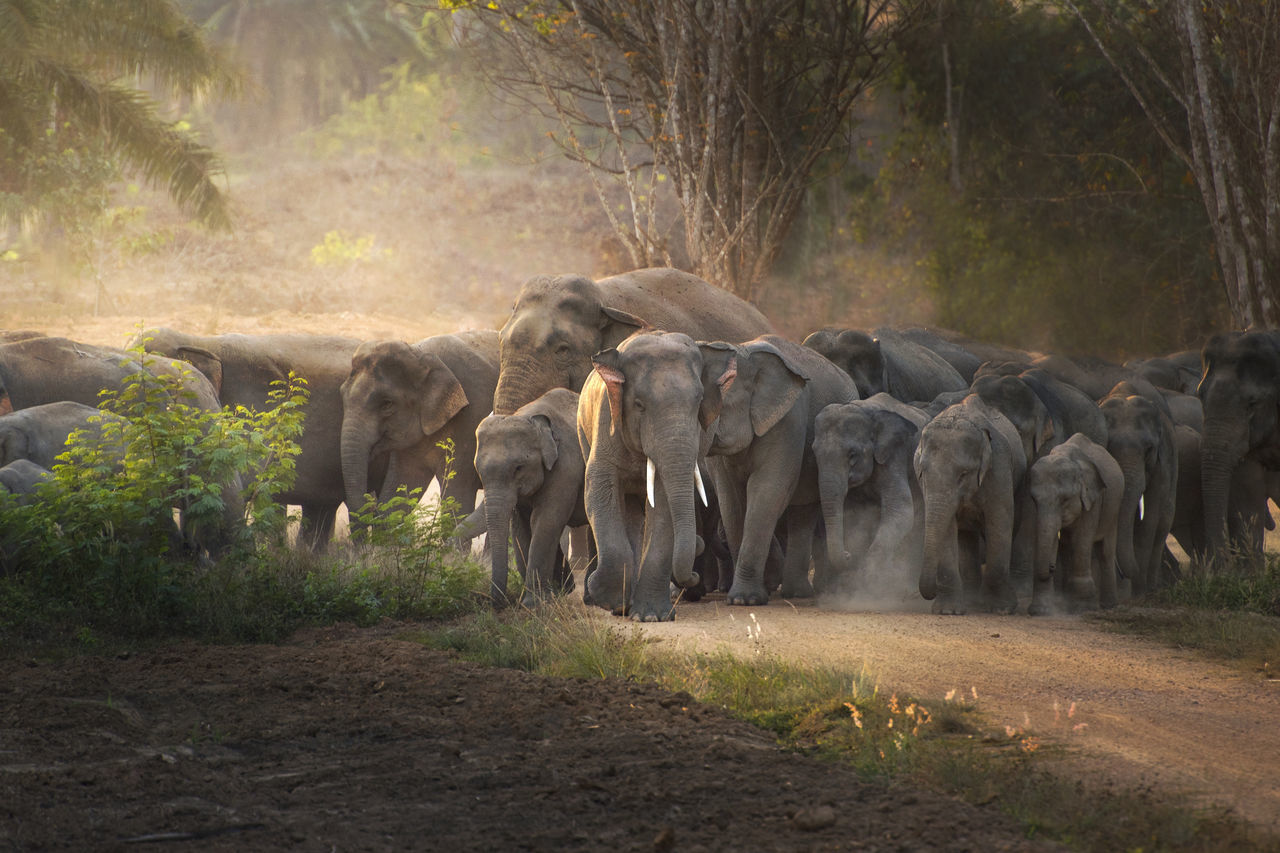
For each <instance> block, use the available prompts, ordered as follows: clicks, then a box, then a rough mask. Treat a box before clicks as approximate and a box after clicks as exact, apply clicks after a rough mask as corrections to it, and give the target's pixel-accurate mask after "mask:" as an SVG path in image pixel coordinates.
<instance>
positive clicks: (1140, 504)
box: [1138, 495, 1147, 521]
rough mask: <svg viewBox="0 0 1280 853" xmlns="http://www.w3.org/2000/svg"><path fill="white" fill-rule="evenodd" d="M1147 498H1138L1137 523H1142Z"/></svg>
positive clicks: (1144, 496)
mask: <svg viewBox="0 0 1280 853" xmlns="http://www.w3.org/2000/svg"><path fill="white" fill-rule="evenodd" d="M1146 507H1147V496H1146V495H1139V496H1138V521H1142V517H1143V516H1144V515H1145V514H1146Z"/></svg>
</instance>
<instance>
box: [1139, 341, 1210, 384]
mask: <svg viewBox="0 0 1280 853" xmlns="http://www.w3.org/2000/svg"><path fill="white" fill-rule="evenodd" d="M1124 366H1125V367H1127V368H1128V369H1130V370H1132V371H1133V372H1134V373H1137V374H1138V375H1139V376H1141V377H1142V378H1143V379H1146V380H1147V381H1148V382H1150V383H1151V384H1152V385H1154V386H1156V387H1157V388H1165V389H1168V390H1170V391H1178V392H1181V393H1183V394H1195V393H1196V386H1197V385H1199V384H1200V376H1201V374H1202V373H1203V370H1204V365H1203V364H1202V363H1201V361H1200V350H1182V351H1180V352H1173V353H1169V354H1168V355H1161V356H1154V357H1152V358H1135V359H1130V360H1129V361H1126V362H1125V363H1124Z"/></svg>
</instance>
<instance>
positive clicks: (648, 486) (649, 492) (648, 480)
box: [644, 459, 657, 506]
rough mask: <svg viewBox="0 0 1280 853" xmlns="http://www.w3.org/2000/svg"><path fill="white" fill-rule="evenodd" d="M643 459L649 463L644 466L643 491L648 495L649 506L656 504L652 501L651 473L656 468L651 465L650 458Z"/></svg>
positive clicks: (652, 473)
mask: <svg viewBox="0 0 1280 853" xmlns="http://www.w3.org/2000/svg"><path fill="white" fill-rule="evenodd" d="M645 461H646V462H648V463H649V464H648V465H646V466H645V471H644V488H645V493H646V494H647V495H648V496H649V506H657V504H655V503H654V502H653V475H654V471H655V470H656V469H655V468H654V467H653V460H652V459H646V460H645Z"/></svg>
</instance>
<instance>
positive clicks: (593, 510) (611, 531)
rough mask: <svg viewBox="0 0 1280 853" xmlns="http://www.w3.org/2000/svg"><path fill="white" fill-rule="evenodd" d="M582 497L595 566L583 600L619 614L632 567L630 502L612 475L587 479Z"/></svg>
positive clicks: (631, 511)
mask: <svg viewBox="0 0 1280 853" xmlns="http://www.w3.org/2000/svg"><path fill="white" fill-rule="evenodd" d="M584 497H585V501H586V509H587V518H589V519H590V520H591V532H592V538H593V540H594V542H595V545H596V563H595V569H594V570H593V571H591V572H590V573H589V575H588V577H587V584H586V587H585V590H584V599H583V600H584V601H586V600H589V601H590V603H592V604H595V605H596V606H597V607H603V608H604V609H606V610H609V611H611V612H613V613H614V614H621V613H623V612H625V610H626V607H627V595H628V594H629V593H630V591H631V584H630V583H629V578H628V574H629V573H630V572H632V571H633V569H632V567H633V566H634V565H635V553H636V552H635V549H634V547H633V545H632V542H633V538H632V537H633V534H632V530H631V527H632V521H631V518H630V516H631V515H632V514H633V513H634V510H633V509H632V508H631V507H630V506H629V504H630V503H632V499H631V498H630V497H629V496H627V495H625V494H623V492H622V490H621V488H620V487H619V484H618V481H617V476H616V474H612V473H611V474H599V475H597V476H589V477H587V480H586V493H585V495H584Z"/></svg>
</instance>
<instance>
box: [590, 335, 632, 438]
mask: <svg viewBox="0 0 1280 853" xmlns="http://www.w3.org/2000/svg"><path fill="white" fill-rule="evenodd" d="M591 365H592V367H594V368H595V371H596V375H597V376H599V377H600V379H601V381H602V382H604V390H605V392H606V393H607V394H608V395H609V435H617V434H618V430H619V429H620V428H621V426H622V386H623V385H624V384H626V381H627V377H626V374H624V373H623V372H622V357H621V355H619V353H618V351H617V350H616V349H606V350H601V351H600V352H598V353H596V354H595V355H593V356H592V357H591Z"/></svg>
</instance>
